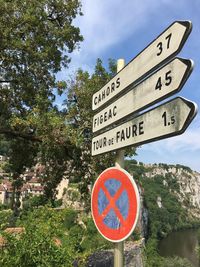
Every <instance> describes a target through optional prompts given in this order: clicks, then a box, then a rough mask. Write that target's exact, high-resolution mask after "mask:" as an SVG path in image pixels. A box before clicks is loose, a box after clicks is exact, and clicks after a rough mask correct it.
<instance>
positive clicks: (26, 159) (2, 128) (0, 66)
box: [0, 0, 83, 192]
mask: <svg viewBox="0 0 200 267" xmlns="http://www.w3.org/2000/svg"><path fill="white" fill-rule="evenodd" d="M80 6H81V5H80V1H79V0H56V1H51V0H40V1H19V0H13V1H9V0H0V15H1V16H0V37H1V42H0V110H1V113H0V134H1V135H3V136H4V137H5V138H6V139H7V140H11V145H10V146H9V156H10V164H9V167H10V170H11V171H12V173H13V178H14V179H15V180H17V179H18V178H19V175H20V173H22V172H23V171H24V169H25V167H27V166H28V167H29V166H31V165H34V163H35V158H36V157H38V153H39V152H40V154H39V156H40V157H41V158H43V159H44V158H45V163H47V162H48V164H51V161H53V160H54V159H55V158H56V157H55V155H54V154H55V153H54V152H56V153H59V152H60V151H61V152H62V154H64V159H66V158H68V157H69V156H71V151H70V149H71V148H72V147H71V146H70V141H69V139H67V138H64V135H65V136H67V129H65V130H63V125H64V123H65V119H64V114H63V113H60V112H59V111H58V109H57V108H56V107H54V104H53V101H54V99H55V93H54V90H55V88H57V91H58V93H60V94H61V93H62V91H63V89H64V88H65V86H66V85H65V82H63V81H56V76H55V74H56V73H57V72H58V71H60V70H61V68H62V66H63V67H68V64H69V62H70V57H69V53H71V52H72V51H73V50H74V49H76V48H77V46H78V45H79V42H80V41H82V40H83V37H82V36H81V34H80V30H79V28H78V27H75V26H73V20H74V19H75V18H76V16H77V15H81V14H82V13H81V10H80ZM56 137H57V138H56ZM63 138H64V139H63ZM52 142H53V145H52ZM49 144H51V146H52V147H53V149H50V148H49ZM61 146H63V148H61ZM72 149H73V148H72ZM51 155H53V156H51ZM59 160H60V159H57V158H56V164H57V165H62V164H61V163H60V162H59ZM62 163H63V162H62ZM54 164H55V163H54ZM58 169H59V168H58ZM56 175H57V176H58V175H60V173H58V174H56ZM18 185H19V183H15V184H14V187H17V189H16V192H17V191H18ZM14 191H15V190H14Z"/></svg>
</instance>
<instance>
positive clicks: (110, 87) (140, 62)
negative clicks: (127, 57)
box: [92, 21, 192, 110]
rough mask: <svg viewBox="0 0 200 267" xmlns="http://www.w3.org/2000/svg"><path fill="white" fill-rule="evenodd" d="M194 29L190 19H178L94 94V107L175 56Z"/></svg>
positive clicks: (96, 107) (99, 105)
mask: <svg viewBox="0 0 200 267" xmlns="http://www.w3.org/2000/svg"><path fill="white" fill-rule="evenodd" d="M191 29H192V24H191V22H190V21H176V22H174V23H173V24H171V25H170V26H169V27H168V28H167V29H166V30H165V31H164V32H163V33H162V34H161V35H160V36H158V37H157V38H156V39H155V40H154V41H153V42H152V43H151V44H149V45H148V46H147V47H146V48H145V49H144V50H143V51H142V52H141V53H140V54H138V55H137V56H136V57H135V58H134V59H133V60H132V61H131V62H130V63H129V64H127V65H126V66H125V67H124V68H123V69H122V70H121V71H120V72H118V73H117V75H115V77H113V78H112V79H111V80H110V81H109V82H108V83H107V84H106V85H105V86H104V87H103V88H102V89H100V90H99V91H98V92H96V93H95V94H94V95H93V99H92V109H93V110H96V109H98V108H100V107H101V106H103V105H104V104H105V103H107V102H108V101H110V100H111V99H112V98H113V97H115V96H116V95H118V94H120V93H122V91H123V90H125V89H126V88H127V87H129V86H131V85H133V84H134V85H136V84H137V83H138V82H140V81H141V80H142V79H143V78H144V76H145V75H148V74H149V73H150V72H151V71H154V70H155V68H158V67H160V66H161V65H162V64H164V63H165V62H166V61H168V60H169V59H170V58H173V57H174V56H175V55H176V54H178V53H179V52H180V50H181V49H182V47H183V45H184V43H185V41H186V39H187V37H188V35H189V34H190V32H191Z"/></svg>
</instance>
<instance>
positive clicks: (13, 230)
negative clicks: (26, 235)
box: [4, 227, 25, 234]
mask: <svg viewBox="0 0 200 267" xmlns="http://www.w3.org/2000/svg"><path fill="white" fill-rule="evenodd" d="M24 231H25V228H24V227H8V228H6V229H5V230H4V232H6V233H9V234H21V233H23V232H24Z"/></svg>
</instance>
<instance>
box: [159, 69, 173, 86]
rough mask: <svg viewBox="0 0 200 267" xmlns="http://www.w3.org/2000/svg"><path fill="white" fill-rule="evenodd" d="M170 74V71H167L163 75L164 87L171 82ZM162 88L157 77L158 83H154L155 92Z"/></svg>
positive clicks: (160, 80) (160, 79) (160, 81)
mask: <svg viewBox="0 0 200 267" xmlns="http://www.w3.org/2000/svg"><path fill="white" fill-rule="evenodd" d="M170 74H171V70H169V71H168V72H166V73H165V85H166V86H169V85H170V84H171V82H172V76H171V75H170ZM162 86H163V84H162V78H161V77H159V78H158V81H157V83H156V87H155V90H161V88H162Z"/></svg>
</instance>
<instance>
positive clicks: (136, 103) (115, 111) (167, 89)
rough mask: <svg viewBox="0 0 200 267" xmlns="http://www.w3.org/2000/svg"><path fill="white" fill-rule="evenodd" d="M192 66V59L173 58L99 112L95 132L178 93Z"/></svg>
mask: <svg viewBox="0 0 200 267" xmlns="http://www.w3.org/2000/svg"><path fill="white" fill-rule="evenodd" d="M192 67H193V62H192V61H191V60H187V59H181V58H175V59H173V60H172V61H171V62H170V63H168V64H167V65H166V66H164V67H163V68H162V69H160V70H159V71H157V72H156V73H155V74H153V75H151V76H150V77H149V78H147V79H146V80H145V81H143V82H142V83H140V84H139V85H137V86H136V87H134V88H133V89H131V90H130V91H128V92H127V93H126V94H125V95H123V96H122V97H120V98H119V99H117V100H116V101H115V102H113V103H112V104H110V105H109V106H107V107H106V108H104V109H103V110H101V111H100V112H99V113H97V114H96V115H95V116H94V117H93V132H97V131H98V130H101V129H103V128H105V127H106V126H108V125H111V124H113V123H116V122H117V121H118V120H120V119H122V118H124V117H126V116H127V115H129V114H131V113H133V112H136V111H139V110H141V109H144V108H146V107H148V106H149V105H150V104H153V103H156V102H158V101H160V100H162V99H164V98H166V97H169V96H170V95H172V94H175V93H177V92H178V91H180V90H181V88H182V87H183V85H184V83H185V82H186V80H187V78H188V77H189V75H190V73H191V71H192Z"/></svg>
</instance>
